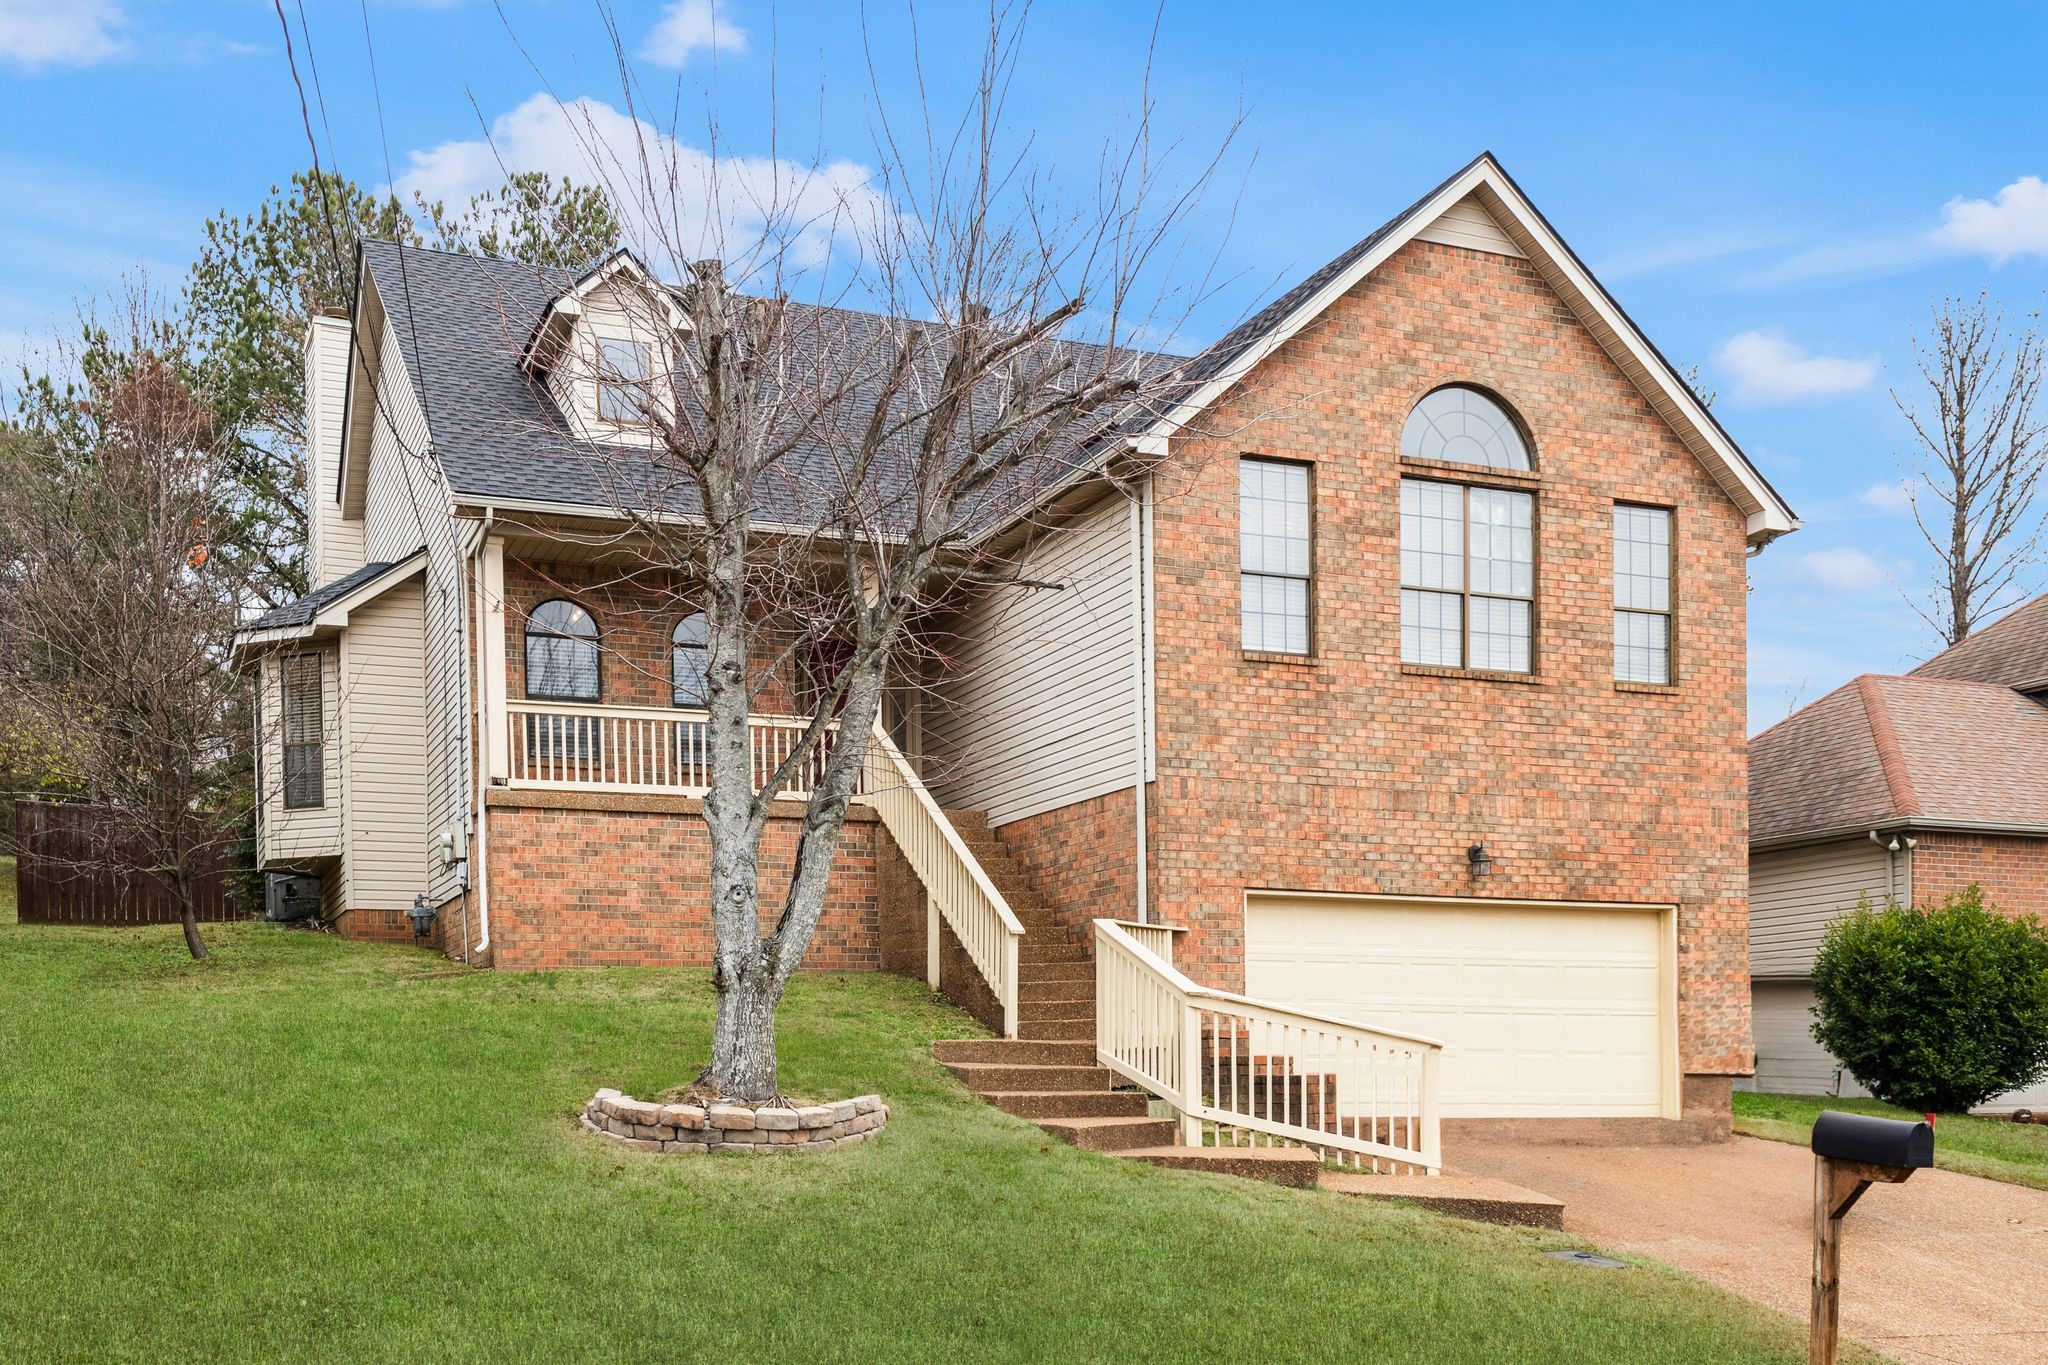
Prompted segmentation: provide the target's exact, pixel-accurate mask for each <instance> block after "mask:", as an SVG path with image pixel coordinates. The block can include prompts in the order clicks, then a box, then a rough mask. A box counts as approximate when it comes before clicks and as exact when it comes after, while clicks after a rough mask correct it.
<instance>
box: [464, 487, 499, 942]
mask: <svg viewBox="0 0 2048 1365" xmlns="http://www.w3.org/2000/svg"><path fill="white" fill-rule="evenodd" d="M497 519H498V513H497V509H496V508H494V507H486V508H484V519H483V521H482V522H480V523H478V525H477V532H476V544H474V545H472V546H471V547H470V550H469V572H470V578H471V581H472V583H473V584H474V592H473V597H474V600H475V602H476V610H475V613H474V617H473V619H472V621H471V623H470V625H471V633H472V634H473V635H474V636H475V645H476V661H477V662H476V666H477V672H478V673H479V674H481V673H482V672H483V670H484V669H485V668H486V667H487V666H488V665H489V661H488V660H487V659H485V657H484V642H483V629H484V615H485V603H484V562H483V555H484V544H485V542H487V541H488V540H489V539H490V538H491V524H492V523H493V522H495V521H496V520H497ZM479 681H481V678H479ZM490 694H491V691H490V688H488V687H479V688H478V689H477V697H476V704H475V705H474V706H472V707H471V708H470V715H471V717H472V722H471V723H472V724H473V725H474V726H475V727H476V733H475V735H474V736H473V738H472V740H471V743H470V746H469V748H470V771H471V773H472V775H473V778H474V780H473V782H472V797H473V799H474V801H475V805H474V806H473V807H472V809H471V814H470V819H471V821H472V830H471V833H470V836H469V883H470V886H471V887H474V888H475V890H476V922H477V929H478V938H477V943H476V951H477V953H478V954H479V955H482V954H484V953H487V952H489V951H490V949H491V888H490V880H489V877H488V876H487V875H486V873H485V869H486V868H487V867H488V866H489V865H490V860H489V858H488V857H487V856H486V855H487V854H488V853H489V851H490V850H489V847H488V845H487V843H486V831H487V830H488V829H489V827H490V819H489V817H488V815H487V813H486V811H487V808H486V807H485V805H484V788H485V787H486V786H487V785H488V784H489V782H490V774H489V768H490V764H489V763H487V762H486V763H479V762H477V761H476V754H477V751H478V750H479V749H480V748H481V747H482V746H483V745H486V744H488V743H490V737H489V736H488V735H487V734H485V733H484V726H485V724H486V723H488V722H489V720H490V718H489V717H486V716H484V715H483V714H482V713H483V711H484V709H485V707H486V705H487V703H486V701H485V698H487V697H489V696H490ZM465 890H467V888H465ZM465 899H466V897H465ZM468 937H469V935H468V934H467V933H465V934H464V935H463V938H464V940H465V943H464V945H463V951H464V954H465V958H466V956H467V953H468V943H467V942H466V940H467V939H468Z"/></svg>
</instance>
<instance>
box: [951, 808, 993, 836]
mask: <svg viewBox="0 0 2048 1365" xmlns="http://www.w3.org/2000/svg"><path fill="white" fill-rule="evenodd" d="M946 820H947V822H948V823H949V824H951V825H952V826H953V828H954V829H956V830H958V831H959V832H960V834H961V836H962V837H965V836H966V834H967V831H969V830H974V831H977V832H979V833H982V834H986V833H988V812H987V811H984V810H949V811H947V812H946Z"/></svg>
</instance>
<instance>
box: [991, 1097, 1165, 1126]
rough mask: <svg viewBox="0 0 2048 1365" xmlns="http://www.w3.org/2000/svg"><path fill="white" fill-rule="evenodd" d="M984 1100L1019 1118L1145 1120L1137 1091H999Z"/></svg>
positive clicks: (1143, 1104) (1141, 1102) (1141, 1098)
mask: <svg viewBox="0 0 2048 1365" xmlns="http://www.w3.org/2000/svg"><path fill="white" fill-rule="evenodd" d="M982 1098H983V1099H985V1100H987V1101H988V1102H989V1103H990V1104H993V1105H994V1106H995V1107H996V1108H998V1109H1000V1110H1002V1111H1003V1112H1004V1113H1005V1114H1015V1115H1016V1116H1017V1117H1018V1118H1020V1119H1064V1118H1142V1117H1144V1115H1145V1104H1146V1099H1145V1096H1144V1094H1143V1093H1142V1092H1140V1091H1136V1090H1008V1091H1005V1090H997V1091H993V1092H991V1093H989V1094H985V1095H983V1096H982Z"/></svg>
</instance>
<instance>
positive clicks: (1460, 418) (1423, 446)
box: [1401, 384, 1532, 472]
mask: <svg viewBox="0 0 2048 1365" xmlns="http://www.w3.org/2000/svg"><path fill="white" fill-rule="evenodd" d="M1401 453H1402V454H1403V455H1407V456H1409V457H1411V458H1414V459H1418V460H1446V461H1449V462H1450V463H1452V464H1474V465H1483V466H1484V467H1486V468H1488V469H1511V470H1518V471H1522V472H1527V471H1528V470H1529V469H1530V468H1531V467H1532V465H1531V462H1530V459H1529V443H1528V441H1527V440H1526V439H1524V438H1523V436H1522V428H1521V427H1520V426H1519V425H1518V424H1517V423H1516V422H1515V419H1514V417H1513V416H1512V415H1511V414H1510V413H1509V412H1508V410H1507V409H1506V408H1504V407H1502V406H1501V405H1500V404H1499V403H1497V402H1495V401H1494V400H1493V399H1492V398H1490V397H1488V396H1487V395H1486V394H1484V393H1481V392H1480V391H1479V390H1478V389H1475V388H1471V387H1468V386H1466V385H1463V384H1452V385H1450V386H1448V387H1446V388H1441V389H1437V390H1435V391H1433V392H1431V393H1428V394H1425V395H1423V399H1422V401H1421V402H1420V403H1417V404H1416V405H1415V407H1414V410H1413V411H1411V412H1410V413H1409V414H1408V422H1407V424H1406V425H1405V426H1403V427H1402V428H1401Z"/></svg>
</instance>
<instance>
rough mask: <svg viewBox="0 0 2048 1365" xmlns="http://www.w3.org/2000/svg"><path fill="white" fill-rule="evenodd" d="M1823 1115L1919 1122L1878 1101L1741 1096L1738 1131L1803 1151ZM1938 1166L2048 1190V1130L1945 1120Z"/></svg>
mask: <svg viewBox="0 0 2048 1365" xmlns="http://www.w3.org/2000/svg"><path fill="white" fill-rule="evenodd" d="M1823 1109H1840V1110H1844V1111H1846V1112H1848V1113H1852V1114H1877V1115H1879V1116H1881V1117H1883V1118H1888V1119H1918V1118H1920V1117H1921V1116H1920V1115H1919V1114H1916V1113H1913V1112H1912V1111H1911V1110H1907V1109H1900V1108H1897V1107H1896V1106H1894V1105H1889V1104H1885V1103H1882V1102H1881V1101H1878V1100H1870V1099H1837V1098H1835V1097H1834V1096H1831V1095H1752V1094H1746V1093H1744V1092H1742V1091H1737V1092H1736V1094H1735V1131H1736V1132H1738V1133H1748V1134H1750V1135H1751V1136H1752V1137H1760V1138H1771V1139H1773V1140H1775V1141H1778V1142H1792V1143H1797V1144H1798V1145H1799V1146H1801V1147H1805V1146H1807V1145H1809V1143H1810V1142H1811V1139H1812V1134H1813V1121H1814V1120H1815V1119H1816V1118H1818V1117H1819V1116H1820V1112H1821V1110H1823ZM1934 1164H1935V1165H1936V1166H1939V1167H1940V1168H1941V1169H1942V1170H1944V1171H1958V1172H1961V1173H1962V1174H1963V1175H1981V1176H1983V1177H1985V1178H1986V1179H1987V1180H2003V1181H2005V1182H2007V1183H2008V1184H2012V1185H2027V1186H2030V1187H2032V1188H2034V1189H2037V1190H2048V1127H2040V1126H2038V1125H2035V1124H2022V1123H2014V1122H2013V1121H2012V1120H2011V1119H2003V1118H1972V1117H1970V1116H1969V1115H1967V1114H1943V1115H1942V1116H1941V1117H1940V1119H1938V1120H1937V1121H1936V1123H1935V1125H1934Z"/></svg>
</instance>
